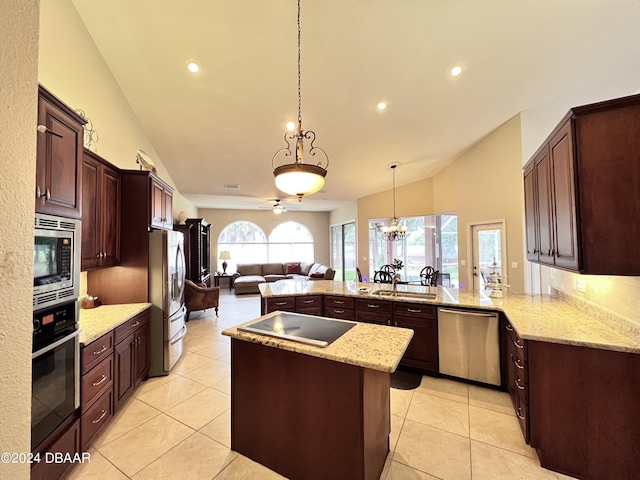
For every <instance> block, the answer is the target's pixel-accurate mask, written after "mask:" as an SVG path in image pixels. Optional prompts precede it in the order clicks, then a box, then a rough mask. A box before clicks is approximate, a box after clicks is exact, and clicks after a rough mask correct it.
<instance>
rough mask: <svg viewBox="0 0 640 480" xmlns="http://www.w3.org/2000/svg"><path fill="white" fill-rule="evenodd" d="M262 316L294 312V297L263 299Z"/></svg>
mask: <svg viewBox="0 0 640 480" xmlns="http://www.w3.org/2000/svg"><path fill="white" fill-rule="evenodd" d="M262 306H263V311H262V315H265V314H267V313H271V312H275V311H276V310H280V311H282V312H295V311H296V297H273V298H267V299H263V301H262Z"/></svg>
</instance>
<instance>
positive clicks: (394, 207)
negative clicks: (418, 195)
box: [391, 165, 397, 218]
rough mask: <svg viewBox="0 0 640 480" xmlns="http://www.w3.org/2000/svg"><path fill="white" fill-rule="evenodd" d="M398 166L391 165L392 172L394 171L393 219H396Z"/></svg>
mask: <svg viewBox="0 0 640 480" xmlns="http://www.w3.org/2000/svg"><path fill="white" fill-rule="evenodd" d="M396 166H397V165H391V170H393V218H396Z"/></svg>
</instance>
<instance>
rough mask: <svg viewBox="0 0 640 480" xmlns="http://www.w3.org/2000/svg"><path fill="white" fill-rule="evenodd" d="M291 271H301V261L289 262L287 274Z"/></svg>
mask: <svg viewBox="0 0 640 480" xmlns="http://www.w3.org/2000/svg"><path fill="white" fill-rule="evenodd" d="M290 273H300V264H299V263H287V269H286V271H285V274H286V275H289V274H290Z"/></svg>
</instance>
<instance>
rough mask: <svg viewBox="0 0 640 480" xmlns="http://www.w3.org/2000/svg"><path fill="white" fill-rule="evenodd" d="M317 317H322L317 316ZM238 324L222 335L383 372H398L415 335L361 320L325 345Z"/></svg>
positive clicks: (406, 330) (408, 331) (404, 330)
mask: <svg viewBox="0 0 640 480" xmlns="http://www.w3.org/2000/svg"><path fill="white" fill-rule="evenodd" d="M267 316H268V315H264V316H262V317H259V318H258V319H254V320H250V321H248V322H245V323H243V324H241V325H238V326H244V325H247V324H250V323H253V322H255V321H257V320H260V319H263V318H265V317H267ZM318 320H322V319H321V318H318ZM238 326H236V327H232V328H228V329H226V330H224V331H223V332H222V334H223V335H227V336H229V337H231V338H234V339H237V340H244V341H247V342H253V343H259V344H261V345H265V346H268V347H274V348H280V349H282V350H288V351H290V352H296V353H302V354H305V355H310V356H312V357H318V358H324V359H327V360H332V361H335V362H341V363H347V364H350V365H355V366H358V367H364V368H370V369H373V370H380V371H383V372H393V371H395V369H396V368H397V367H398V363H400V359H401V358H402V355H404V351H405V350H406V349H407V347H408V346H409V342H410V341H411V338H412V337H413V330H409V329H407V328H398V327H388V326H386V325H375V324H369V323H360V322H358V323H356V325H355V326H354V327H353V328H351V329H350V330H349V331H347V332H346V333H345V334H343V335H342V336H340V337H339V338H338V339H336V340H335V341H334V342H332V343H331V344H330V345H329V346H327V347H324V348H323V347H316V346H313V345H308V344H304V343H299V342H296V341H293V340H287V339H284V338H278V337H272V336H268V335H260V334H256V333H251V332H244V331H240V330H238V328H237V327H238Z"/></svg>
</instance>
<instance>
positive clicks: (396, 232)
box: [380, 164, 407, 242]
mask: <svg viewBox="0 0 640 480" xmlns="http://www.w3.org/2000/svg"><path fill="white" fill-rule="evenodd" d="M397 166H398V165H397V164H393V165H391V171H392V172H393V217H392V218H391V219H390V222H389V223H390V225H389V226H388V227H387V226H383V227H382V228H381V229H380V230H382V233H383V234H384V238H385V240H390V241H392V242H394V241H396V240H403V239H404V237H405V236H406V235H407V227H406V226H405V225H400V220H399V219H398V217H396V168H397Z"/></svg>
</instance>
